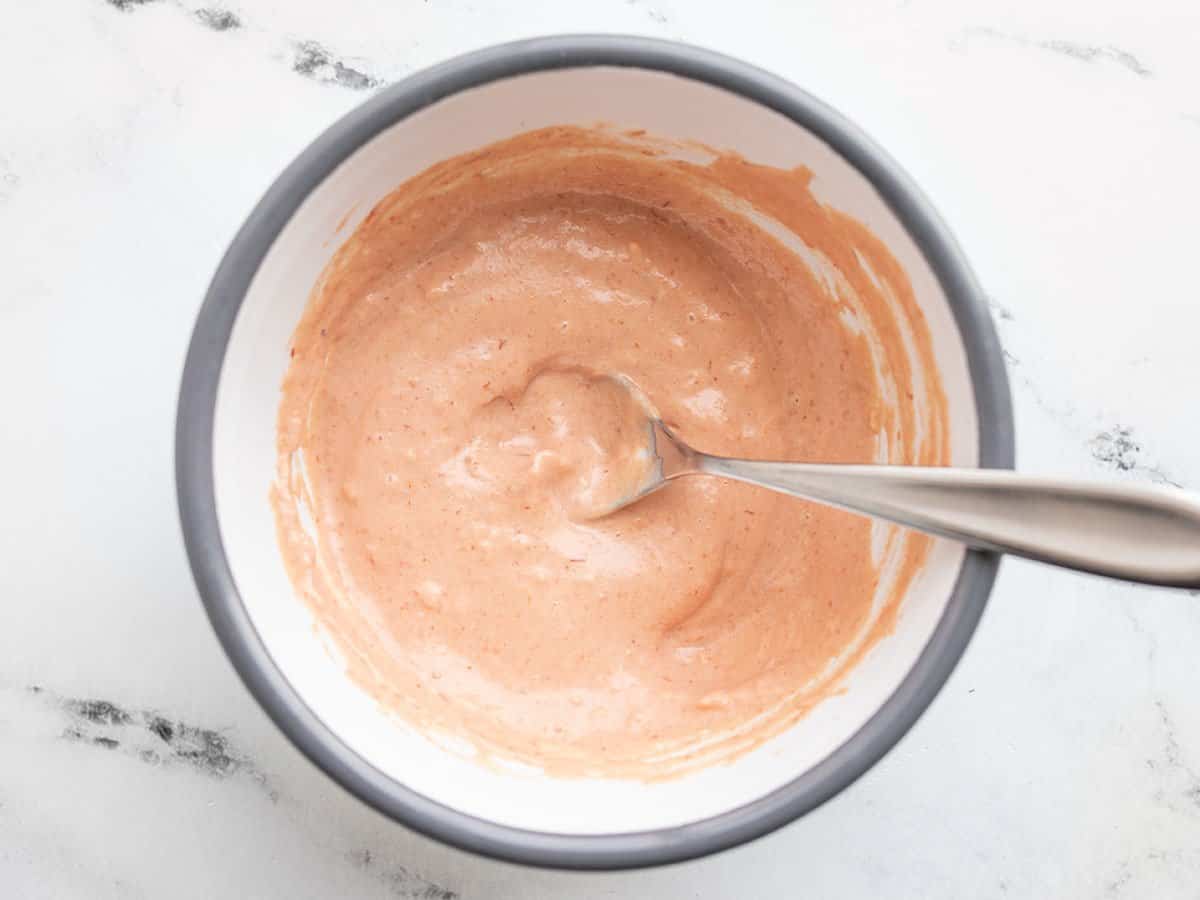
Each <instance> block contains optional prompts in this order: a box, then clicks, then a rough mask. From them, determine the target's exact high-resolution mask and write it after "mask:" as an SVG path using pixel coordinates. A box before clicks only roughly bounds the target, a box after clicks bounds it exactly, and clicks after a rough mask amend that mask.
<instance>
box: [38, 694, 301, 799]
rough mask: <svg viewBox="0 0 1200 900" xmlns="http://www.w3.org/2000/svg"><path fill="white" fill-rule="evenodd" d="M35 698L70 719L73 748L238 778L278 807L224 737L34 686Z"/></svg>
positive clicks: (262, 779) (263, 779)
mask: <svg viewBox="0 0 1200 900" xmlns="http://www.w3.org/2000/svg"><path fill="white" fill-rule="evenodd" d="M29 693H31V694H33V695H34V696H36V697H38V698H40V699H41V700H42V701H43V702H45V703H46V704H47V705H50V706H52V707H55V708H57V709H58V710H59V712H61V713H62V715H63V717H64V720H65V721H64V724H63V730H62V733H61V737H62V738H63V739H64V740H67V741H70V742H72V743H80V744H87V745H89V746H92V747H97V748H100V749H102V750H109V751H119V752H120V753H121V754H123V755H125V756H129V757H131V758H134V759H138V760H140V761H141V762H143V763H148V764H150V765H156V766H163V767H171V766H186V767H188V768H190V769H192V770H194V771H197V772H200V773H202V774H204V775H207V776H209V777H211V778H216V779H226V778H232V777H235V776H239V777H244V778H248V779H249V780H250V781H252V782H254V783H255V784H257V785H259V786H260V787H261V788H262V789H263V790H264V791H266V793H267V796H268V797H270V799H271V801H272V802H275V801H276V800H277V799H278V794H277V793H276V791H275V789H274V788H273V787H272V786H271V784H270V782H269V780H268V779H267V776H266V775H265V774H263V773H262V772H261V771H260V770H259V769H258V767H257V766H256V765H255V764H254V763H253V761H252V760H251V759H250V758H249V756H247V755H246V754H245V753H243V752H242V751H241V750H239V749H238V748H237V746H236V745H235V744H234V743H233V742H232V741H230V740H229V738H227V737H226V736H225V735H224V734H222V733H221V732H220V731H218V730H216V729H213V728H202V727H199V726H196V725H191V724H188V723H186V722H181V721H179V720H178V719H172V718H170V717H168V716H165V715H162V714H161V713H159V712H157V711H154V710H148V709H128V708H125V707H122V706H118V705H117V704H115V703H112V702H110V701H108V700H98V699H92V698H78V697H63V696H59V695H57V694H54V693H52V692H50V691H47V690H45V689H44V688H41V687H38V686H36V685H35V686H32V687H30V688H29Z"/></svg>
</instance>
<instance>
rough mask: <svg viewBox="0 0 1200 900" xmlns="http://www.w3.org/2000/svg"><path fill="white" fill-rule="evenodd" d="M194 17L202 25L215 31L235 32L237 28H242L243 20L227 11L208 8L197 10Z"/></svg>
mask: <svg viewBox="0 0 1200 900" xmlns="http://www.w3.org/2000/svg"><path fill="white" fill-rule="evenodd" d="M193 15H194V16H195V17H196V19H197V20H198V21H199V22H200V23H201V24H203V25H207V26H208V27H209V28H211V29H212V30H213V31H233V30H234V29H235V28H241V27H242V20H241V19H239V18H238V17H237V16H236V15H235V14H234V13H231V12H230V11H229V10H227V9H217V8H216V7H207V6H206V7H202V8H200V9H198V10H196V11H195V13H193Z"/></svg>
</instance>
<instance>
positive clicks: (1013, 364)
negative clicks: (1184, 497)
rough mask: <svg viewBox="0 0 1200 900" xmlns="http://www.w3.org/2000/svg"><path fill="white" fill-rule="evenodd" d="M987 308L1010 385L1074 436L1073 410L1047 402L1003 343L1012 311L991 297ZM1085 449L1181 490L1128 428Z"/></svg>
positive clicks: (1114, 429)
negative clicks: (994, 322)
mask: <svg viewBox="0 0 1200 900" xmlns="http://www.w3.org/2000/svg"><path fill="white" fill-rule="evenodd" d="M988 306H989V307H990V308H991V310H992V314H993V317H994V318H995V320H996V324H997V326H998V328H997V330H998V331H999V332H1000V343H1001V352H1002V353H1003V355H1004V361H1005V363H1006V364H1007V366H1008V373H1009V376H1010V378H1011V379H1012V381H1013V383H1014V384H1015V385H1017V386H1018V387H1019V388H1022V389H1023V390H1024V391H1025V392H1026V393H1027V394H1028V395H1029V396H1030V397H1031V399H1032V400H1033V402H1034V403H1036V404H1037V405H1038V406H1039V407H1040V408H1041V409H1043V410H1044V411H1045V412H1047V413H1049V414H1050V415H1051V416H1052V417H1053V418H1054V419H1056V420H1057V421H1059V422H1060V423H1062V424H1063V425H1064V426H1065V427H1066V428H1067V429H1068V430H1070V431H1072V432H1074V433H1076V434H1078V433H1079V431H1081V430H1082V429H1081V428H1080V427H1079V425H1078V423H1077V422H1076V419H1077V418H1078V413H1077V410H1076V409H1075V407H1074V406H1072V405H1068V406H1063V405H1060V404H1055V403H1053V402H1051V401H1050V400H1049V399H1048V398H1047V397H1046V395H1045V394H1044V392H1043V391H1042V389H1041V388H1040V387H1039V386H1038V384H1037V383H1036V382H1034V380H1033V379H1032V378H1030V377H1029V376H1028V375H1027V374H1026V373H1025V372H1024V371H1023V370H1022V367H1021V359H1020V358H1019V357H1018V356H1016V355H1015V354H1014V353H1013V352H1012V351H1011V350H1009V347H1008V344H1009V340H1007V339H1006V335H1005V334H1004V332H1005V331H1006V330H1007V329H1008V328H1009V326H1011V325H1013V324H1014V323H1016V321H1017V320H1016V317H1015V316H1014V315H1013V313H1012V311H1011V310H1010V309H1009V308H1008V307H1007V306H1005V305H1003V304H1002V303H1000V301H998V300H996V299H995V298H994V297H988ZM1135 362H1140V361H1135ZM1086 446H1087V450H1088V453H1089V455H1090V456H1091V457H1092V459H1093V460H1095V461H1096V462H1098V463H1100V464H1101V465H1103V466H1106V467H1108V468H1110V469H1112V470H1113V471H1114V472H1119V473H1124V474H1129V475H1132V476H1136V477H1141V478H1144V479H1146V480H1149V481H1152V482H1153V483H1155V484H1161V485H1168V486H1170V487H1177V488H1178V487H1183V486H1184V485H1183V483H1182V482H1181V481H1179V480H1178V479H1176V478H1175V477H1173V476H1172V475H1170V474H1168V473H1167V472H1166V471H1165V470H1164V469H1163V468H1162V467H1161V466H1159V465H1157V464H1155V463H1151V462H1147V461H1145V460H1144V458H1143V456H1144V450H1143V447H1142V444H1141V442H1140V441H1138V440H1136V439H1135V438H1134V429H1133V427H1132V426H1130V425H1125V424H1122V423H1117V424H1114V425H1111V426H1109V427H1107V428H1103V429H1100V430H1099V431H1096V432H1094V433H1092V434H1090V435H1089V436H1088V437H1087V438H1086Z"/></svg>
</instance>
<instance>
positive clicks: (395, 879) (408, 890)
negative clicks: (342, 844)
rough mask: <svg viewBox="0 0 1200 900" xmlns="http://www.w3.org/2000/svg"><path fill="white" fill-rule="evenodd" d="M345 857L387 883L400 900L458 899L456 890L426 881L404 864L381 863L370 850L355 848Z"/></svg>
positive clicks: (390, 890) (393, 894) (378, 879)
mask: <svg viewBox="0 0 1200 900" xmlns="http://www.w3.org/2000/svg"><path fill="white" fill-rule="evenodd" d="M346 859H347V861H348V862H350V863H351V864H352V865H353V866H354V867H355V868H358V869H362V870H363V871H364V872H367V873H369V874H370V875H371V876H372V877H374V878H375V879H376V880H377V881H380V882H382V883H383V884H385V885H387V887H388V891H389V893H390V894H391V895H392V896H393V897H399V898H402V900H458V896H459V895H458V893H457V892H456V891H452V890H450V889H449V888H444V887H441V886H440V885H437V884H433V883H432V882H430V881H426V880H425V879H424V878H422V877H421V876H419V875H415V874H414V873H413V872H411V871H410V870H409V869H408V868H407V867H405V866H402V865H399V864H397V863H382V862H380V861H379V859H378V857H377V856H376V854H374V853H372V852H371V851H370V850H355V851H353V852H351V853H347V854H346Z"/></svg>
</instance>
